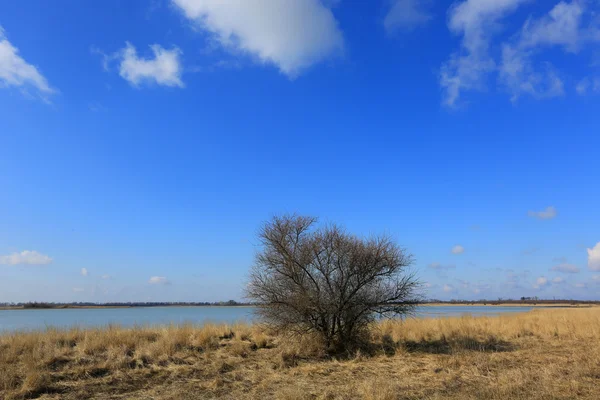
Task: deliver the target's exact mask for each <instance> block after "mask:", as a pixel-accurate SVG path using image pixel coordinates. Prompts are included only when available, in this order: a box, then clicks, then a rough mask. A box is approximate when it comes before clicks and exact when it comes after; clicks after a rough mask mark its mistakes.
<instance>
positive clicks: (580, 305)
mask: <svg viewBox="0 0 600 400" xmlns="http://www.w3.org/2000/svg"><path fill="white" fill-rule="evenodd" d="M173 307H176V308H220V307H222V308H250V307H257V306H256V305H251V304H240V305H227V304H215V305H193V304H183V305H178V304H173V305H169V304H164V305H154V306H132V305H106V306H105V305H97V306H92V305H86V306H76V305H64V306H56V307H39V308H38V307H23V306H19V307H0V311H10V310H95V309H120V308H173ZM419 307H535V308H592V307H600V303H568V302H563V303H544V302H537V303H527V302H524V303H512V302H511V303H498V302H494V303H492V302H490V303H421V304H419Z"/></svg>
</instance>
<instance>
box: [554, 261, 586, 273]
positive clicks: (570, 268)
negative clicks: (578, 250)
mask: <svg viewBox="0 0 600 400" xmlns="http://www.w3.org/2000/svg"><path fill="white" fill-rule="evenodd" d="M551 271H557V272H565V273H569V274H576V273H578V272H579V268H578V267H577V266H576V265H573V264H569V263H561V264H559V265H555V266H554V267H552V268H551Z"/></svg>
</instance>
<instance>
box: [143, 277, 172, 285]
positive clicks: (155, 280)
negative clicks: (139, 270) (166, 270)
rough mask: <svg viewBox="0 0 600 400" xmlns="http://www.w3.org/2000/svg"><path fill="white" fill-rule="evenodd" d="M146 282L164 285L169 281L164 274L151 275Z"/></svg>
mask: <svg viewBox="0 0 600 400" xmlns="http://www.w3.org/2000/svg"><path fill="white" fill-rule="evenodd" d="M148 283H150V284H152V285H159V284H162V285H166V284H168V283H169V281H168V280H167V278H166V277H164V276H153V277H151V278H150V280H149V281H148Z"/></svg>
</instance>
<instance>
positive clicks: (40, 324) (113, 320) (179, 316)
mask: <svg viewBox="0 0 600 400" xmlns="http://www.w3.org/2000/svg"><path fill="white" fill-rule="evenodd" d="M531 308H532V307H501V306H422V307H419V309H418V310H417V314H416V317H417V318H440V317H456V316H461V315H465V314H470V315H473V316H478V315H499V314H503V313H515V312H525V311H529V310H531ZM253 312H254V308H253V307H147V308H146V307H135V308H95V309H47V310H0V331H4V332H7V331H22V330H43V329H46V328H48V327H58V328H65V327H72V326H79V327H97V326H106V325H109V324H115V325H120V326H136V325H169V324H184V323H193V324H203V323H207V322H216V323H234V322H252V320H253V319H254V315H253Z"/></svg>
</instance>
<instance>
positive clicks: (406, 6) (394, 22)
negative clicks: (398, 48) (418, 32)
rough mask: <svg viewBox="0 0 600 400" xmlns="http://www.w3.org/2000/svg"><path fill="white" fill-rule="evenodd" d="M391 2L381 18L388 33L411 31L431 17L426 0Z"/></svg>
mask: <svg viewBox="0 0 600 400" xmlns="http://www.w3.org/2000/svg"><path fill="white" fill-rule="evenodd" d="M391 4H392V7H391V8H390V10H389V11H388V13H387V15H386V16H385V19H384V20H383V25H384V26H385V29H386V31H387V32H388V33H394V32H396V31H399V30H404V31H411V30H413V29H415V28H417V27H419V26H421V25H424V24H426V23H427V22H429V21H430V20H431V19H432V16H431V14H430V13H429V12H428V10H426V6H429V5H430V1H428V0H425V1H423V0H393V1H392V2H391Z"/></svg>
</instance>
